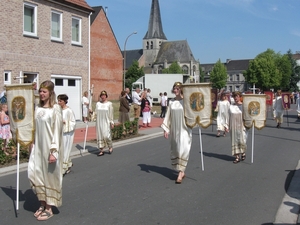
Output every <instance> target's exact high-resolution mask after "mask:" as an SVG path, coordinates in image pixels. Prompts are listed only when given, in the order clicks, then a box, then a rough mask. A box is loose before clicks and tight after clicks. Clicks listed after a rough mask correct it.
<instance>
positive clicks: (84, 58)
mask: <svg viewBox="0 0 300 225" xmlns="http://www.w3.org/2000/svg"><path fill="white" fill-rule="evenodd" d="M91 12H93V9H92V8H91V7H90V6H89V5H88V4H87V3H86V1H85V0H55V1H54V0H26V1H22V0H10V1H8V2H7V3H5V4H2V6H1V14H0V21H1V23H0V29H1V35H0V42H1V47H0V70H1V71H2V73H3V76H0V83H2V84H3V85H6V84H18V83H32V82H33V81H37V84H38V87H39V84H40V83H41V82H43V81H44V80H50V79H51V80H52V81H53V82H54V83H55V92H56V94H62V93H65V94H67V95H68V96H69V103H68V105H69V106H70V107H71V108H72V109H73V110H74V112H75V116H76V119H81V96H82V92H83V91H85V90H88V89H89V49H90V48H89V20H90V19H89V18H90V14H91ZM2 90H3V86H1V87H0V91H2Z"/></svg>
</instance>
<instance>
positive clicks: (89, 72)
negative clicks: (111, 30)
mask: <svg viewBox="0 0 300 225" xmlns="http://www.w3.org/2000/svg"><path fill="white" fill-rule="evenodd" d="M92 14H93V13H92V12H91V13H90V15H89V60H88V61H89V62H88V63H89V65H88V67H89V69H88V79H89V80H88V90H90V89H91V15H92Z"/></svg>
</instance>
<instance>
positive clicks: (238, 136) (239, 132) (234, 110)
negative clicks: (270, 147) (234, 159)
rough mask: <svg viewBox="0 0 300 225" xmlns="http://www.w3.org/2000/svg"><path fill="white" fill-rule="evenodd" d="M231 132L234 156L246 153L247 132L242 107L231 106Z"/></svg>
mask: <svg viewBox="0 0 300 225" xmlns="http://www.w3.org/2000/svg"><path fill="white" fill-rule="evenodd" d="M230 131H231V150H232V152H231V153H232V155H236V154H242V153H245V152H246V150H247V130H246V128H245V127H244V123H243V115H242V105H231V106H230Z"/></svg>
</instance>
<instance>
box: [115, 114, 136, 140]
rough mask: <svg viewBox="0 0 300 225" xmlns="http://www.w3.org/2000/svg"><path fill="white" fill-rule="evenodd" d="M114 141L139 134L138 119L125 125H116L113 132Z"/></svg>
mask: <svg viewBox="0 0 300 225" xmlns="http://www.w3.org/2000/svg"><path fill="white" fill-rule="evenodd" d="M111 133H112V140H117V139H121V138H126V137H128V136H130V135H135V134H137V133H138V119H135V120H133V121H126V122H125V123H120V124H115V126H114V128H113V129H112V130H111Z"/></svg>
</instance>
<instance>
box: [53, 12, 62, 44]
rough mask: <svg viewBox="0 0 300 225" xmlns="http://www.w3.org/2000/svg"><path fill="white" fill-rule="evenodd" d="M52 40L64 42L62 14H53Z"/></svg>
mask: <svg viewBox="0 0 300 225" xmlns="http://www.w3.org/2000/svg"><path fill="white" fill-rule="evenodd" d="M51 39H52V40H56V41H62V13H60V12H55V11H52V12H51Z"/></svg>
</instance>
